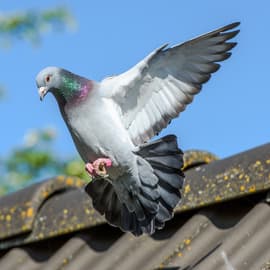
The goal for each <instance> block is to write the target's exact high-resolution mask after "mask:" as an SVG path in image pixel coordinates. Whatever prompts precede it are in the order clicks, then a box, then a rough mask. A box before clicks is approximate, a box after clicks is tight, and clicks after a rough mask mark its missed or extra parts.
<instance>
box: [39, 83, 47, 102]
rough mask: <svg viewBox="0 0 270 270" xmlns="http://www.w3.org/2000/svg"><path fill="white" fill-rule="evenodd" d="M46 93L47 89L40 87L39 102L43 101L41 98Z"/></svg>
mask: <svg viewBox="0 0 270 270" xmlns="http://www.w3.org/2000/svg"><path fill="white" fill-rule="evenodd" d="M47 92H48V88H47V87H45V86H41V87H39V88H38V93H39V99H40V101H42V100H43V98H44V97H45V96H46V94H47Z"/></svg>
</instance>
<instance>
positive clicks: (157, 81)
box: [101, 23, 239, 145]
mask: <svg viewBox="0 0 270 270" xmlns="http://www.w3.org/2000/svg"><path fill="white" fill-rule="evenodd" d="M238 25H239V23H233V24H230V25H227V26H225V27H222V28H220V29H217V30H215V31H213V32H210V33H208V34H205V35H202V36H199V37H197V38H195V39H192V40H190V41H187V42H185V43H182V44H180V45H177V46H174V47H172V48H167V49H166V47H167V45H164V46H162V47H160V48H159V49H157V50H155V51H154V52H152V53H151V54H150V55H148V56H147V57H146V58H145V59H144V60H142V61H141V62H139V63H138V64H137V65H136V66H134V67H133V68H131V69H130V70H128V71H127V72H125V73H122V74H120V75H119V76H115V77H112V78H110V79H105V80H103V81H102V82H101V89H103V90H102V91H103V92H102V95H103V96H104V97H107V98H111V100H112V102H113V103H114V105H115V106H116V108H117V110H118V112H119V115H120V118H121V120H122V122H123V124H124V126H125V128H126V129H127V130H128V132H129V134H130V137H131V139H132V141H133V142H134V144H135V145H139V144H141V143H143V142H145V141H148V140H149V139H150V138H152V137H153V136H154V135H155V134H156V133H158V132H160V131H161V130H162V129H163V128H165V127H166V126H167V125H168V123H169V122H170V121H171V120H172V119H173V118H175V117H177V116H178V115H179V113H180V112H181V111H183V110H184V109H185V107H186V105H187V104H189V103H190V102H191V101H192V100H193V97H194V95H195V94H197V93H198V92H199V91H200V89H201V86H202V84H203V83H205V82H206V81H208V80H209V79H210V77H211V73H213V72H215V71H217V70H218V68H219V64H217V63H216V62H219V61H223V60H225V59H227V58H228V57H230V55H231V53H229V52H228V51H229V50H231V49H232V48H233V47H234V46H235V45H236V43H234V42H227V41H228V40H229V39H231V38H233V37H235V36H236V35H237V34H238V32H239V30H235V31H229V32H228V30H230V29H233V28H235V27H237V26H238Z"/></svg>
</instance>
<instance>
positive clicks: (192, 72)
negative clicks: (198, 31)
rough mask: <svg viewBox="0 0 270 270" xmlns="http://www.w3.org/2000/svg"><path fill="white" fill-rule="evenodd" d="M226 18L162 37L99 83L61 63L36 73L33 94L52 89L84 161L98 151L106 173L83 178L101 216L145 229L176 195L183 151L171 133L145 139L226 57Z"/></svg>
mask: <svg viewBox="0 0 270 270" xmlns="http://www.w3.org/2000/svg"><path fill="white" fill-rule="evenodd" d="M238 25H239V23H233V24H230V25H227V26H225V27H222V28H220V29H217V30H215V31H212V32H210V33H207V34H205V35H202V36H199V37H197V38H195V39H192V40H190V41H187V42H185V43H182V44H180V45H176V46H174V47H171V48H168V45H164V46H162V47H160V48H158V49H157V50H155V51H154V52H152V53H151V54H150V55H148V56H147V57H146V58H145V59H143V60H142V61H141V62H139V63H138V64H137V65H135V66H134V67H133V68H131V69H130V70H128V71H127V72H125V73H123V74H120V75H118V76H114V77H110V78H106V79H104V80H103V81H101V82H100V83H98V82H94V81H90V80H88V79H86V78H83V77H81V76H77V75H75V74H73V73H70V72H69V71H66V70H64V69H61V68H55V67H49V68H46V69H44V70H42V71H41V72H40V73H39V74H38V76H37V79H36V81H37V86H38V87H39V93H40V97H41V98H43V97H44V96H45V95H46V93H47V92H51V93H52V94H54V96H55V97H56V99H57V102H58V105H59V108H60V111H61V113H62V116H63V118H64V120H65V122H66V124H67V126H68V128H69V131H70V133H71V135H72V138H73V141H74V143H75V145H76V147H77V150H78V152H79V153H80V155H81V157H82V159H83V160H84V161H85V163H88V162H94V161H95V160H96V159H98V158H101V157H106V158H109V159H110V160H111V161H112V164H113V166H112V167H111V168H109V169H108V177H107V178H95V179H94V180H93V181H92V182H90V183H89V184H88V185H87V186H86V192H87V193H88V194H89V195H90V196H91V197H92V199H93V205H94V207H95V208H96V209H97V210H98V211H99V212H100V213H101V214H102V215H105V218H106V219H107V220H108V222H109V223H110V224H112V225H114V226H118V227H120V228H121V229H122V230H123V231H130V232H132V233H133V234H134V235H140V234H142V233H148V234H152V233H153V232H154V231H155V229H161V228H162V227H163V226H164V223H165V222H166V221H167V220H169V219H171V218H172V216H173V209H174V208H175V206H176V205H177V204H178V203H179V202H180V199H181V189H182V186H183V181H184V175H183V173H182V171H181V167H182V165H183V153H182V151H181V150H180V149H179V148H178V146H177V139H176V137H175V136H174V135H168V136H165V137H163V138H161V139H159V140H156V141H153V142H150V141H149V140H150V139H151V138H152V137H153V136H154V135H155V134H157V133H159V132H160V131H161V130H162V129H164V128H165V127H166V126H167V125H168V124H169V123H170V122H171V120H172V119H174V118H175V117H177V116H178V115H179V114H180V112H182V111H183V110H184V109H185V107H186V106H187V105H188V104H189V103H191V102H192V100H193V98H194V96H195V95H196V94H197V93H198V92H199V91H200V90H201V87H202V84H203V83H205V82H206V81H208V80H209V79H210V77H211V73H213V72H215V71H217V70H218V69H219V67H220V65H219V63H217V62H220V61H223V60H225V59H227V58H228V57H229V56H230V55H231V53H230V52H229V51H230V50H231V49H232V48H233V47H234V46H235V45H236V43H235V42H229V40H230V39H232V38H234V37H235V36H236V35H237V33H238V32H239V30H233V31H230V30H232V29H234V28H235V27H237V26H238Z"/></svg>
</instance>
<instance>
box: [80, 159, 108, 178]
mask: <svg viewBox="0 0 270 270" xmlns="http://www.w3.org/2000/svg"><path fill="white" fill-rule="evenodd" d="M111 166H112V161H111V160H110V159H109V158H98V159H96V160H95V161H94V162H93V163H87V164H86V165H85V169H86V171H87V172H88V173H89V174H90V176H91V177H95V176H101V177H106V176H108V175H107V170H106V168H110V167H111Z"/></svg>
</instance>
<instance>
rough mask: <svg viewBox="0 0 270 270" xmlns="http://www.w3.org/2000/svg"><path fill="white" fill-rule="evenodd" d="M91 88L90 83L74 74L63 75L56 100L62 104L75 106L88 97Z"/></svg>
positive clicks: (91, 83)
mask: <svg viewBox="0 0 270 270" xmlns="http://www.w3.org/2000/svg"><path fill="white" fill-rule="evenodd" d="M92 88H93V82H92V81H90V80H88V79H86V78H83V77H80V76H77V75H74V74H72V76H71V74H64V75H63V76H62V85H61V87H60V88H59V89H58V92H59V93H57V95H56V98H57V99H58V102H60V103H62V104H69V105H76V104H79V103H81V102H82V101H84V100H85V99H86V98H87V97H88V94H89V92H90V91H91V90H92ZM59 99H60V100H59Z"/></svg>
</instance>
